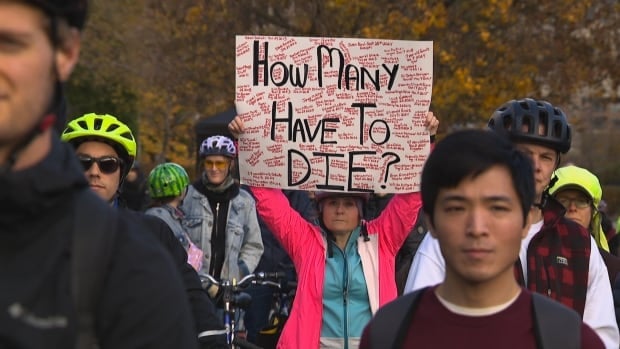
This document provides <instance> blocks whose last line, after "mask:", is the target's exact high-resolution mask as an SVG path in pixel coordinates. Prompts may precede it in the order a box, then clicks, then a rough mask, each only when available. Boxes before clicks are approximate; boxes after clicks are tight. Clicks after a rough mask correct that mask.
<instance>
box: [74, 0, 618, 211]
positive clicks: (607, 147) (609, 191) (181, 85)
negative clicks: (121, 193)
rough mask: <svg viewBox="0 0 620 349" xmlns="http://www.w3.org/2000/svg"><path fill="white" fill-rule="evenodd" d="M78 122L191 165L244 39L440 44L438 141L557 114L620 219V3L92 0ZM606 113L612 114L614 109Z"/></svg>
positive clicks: (77, 78)
mask: <svg viewBox="0 0 620 349" xmlns="http://www.w3.org/2000/svg"><path fill="white" fill-rule="evenodd" d="M92 3H93V5H92V7H93V9H92V12H91V15H90V19H89V26H88V27H87V30H86V31H85V33H84V46H83V51H82V59H81V61H80V65H79V66H78V68H77V70H76V72H75V74H74V77H73V79H72V80H71V83H70V85H69V86H68V93H69V103H70V106H69V112H70V117H77V116H79V115H81V114H83V113H87V112H97V113H109V114H113V115H115V116H117V117H119V118H121V119H122V120H124V121H125V122H127V123H128V124H129V125H130V126H131V127H132V129H133V130H135V133H136V136H137V137H138V140H139V160H140V162H141V164H142V166H143V168H144V169H145V170H146V171H147V173H148V170H150V168H152V167H153V166H155V165H156V164H158V163H160V162H162V161H166V160H169V161H175V162H178V163H180V164H182V165H183V166H185V167H186V168H193V167H194V161H195V151H196V149H195V147H196V146H195V145H196V139H195V137H196V136H195V133H194V125H195V124H196V122H197V121H199V120H203V119H205V118H208V117H210V116H213V115H215V114H217V113H220V112H223V111H225V110H228V109H230V108H231V107H232V106H233V101H234V93H235V89H234V86H235V35H243V34H258V35H288V36H332V37H351V38H356V37H357V38H381V39H400V40H431V41H433V42H434V82H433V97H432V104H431V110H433V111H434V112H435V113H436V114H437V115H438V116H439V118H440V120H441V127H440V136H441V133H443V134H445V133H446V132H449V131H450V130H451V129H454V128H460V127H482V126H483V125H484V124H485V122H486V121H487V119H488V117H489V116H490V115H491V113H492V112H493V110H494V109H496V108H497V107H498V106H500V105H501V104H502V103H503V102H505V101H507V100H510V99H515V98H522V97H526V96H530V97H534V98H540V99H546V100H549V101H550V102H552V103H553V104H555V105H558V106H561V107H562V109H563V110H564V111H565V112H566V113H567V115H568V116H569V120H570V121H571V123H572V124H573V125H574V126H575V127H574V131H575V132H574V135H575V137H574V138H575V141H574V145H573V149H572V150H571V152H570V153H569V154H568V156H567V157H566V158H565V160H566V161H571V162H574V163H576V164H578V165H581V166H585V167H587V168H589V169H590V170H592V171H593V172H594V173H595V174H597V175H598V176H599V178H601V181H602V182H603V183H604V199H606V200H607V201H608V203H609V204H610V208H611V209H612V210H614V212H616V211H620V209H619V208H620V190H619V189H617V188H620V161H618V160H617V158H618V156H617V154H619V152H620V143H618V142H615V140H617V139H620V131H618V129H620V121H619V120H620V116H619V115H620V108H617V109H618V110H614V108H613V107H609V106H615V105H620V104H619V101H618V99H619V95H620V89H619V81H618V80H619V77H620V74H619V72H618V70H619V69H620V65H618V64H616V62H617V60H618V50H619V47H618V43H620V40H619V34H620V20H619V16H620V11H618V10H619V6H620V5H619V4H618V1H616V0H597V1H589V0H585V1H584V0H580V1H577V0H479V1H454V0H443V1H433V0H406V1H405V0H374V1H368V0H357V1H356V0H324V1H319V0H303V1H302V0H262V1H260V0H240V1H226V0H176V1H167V0H114V1H103V0H98V1H92ZM610 108H611V110H610Z"/></svg>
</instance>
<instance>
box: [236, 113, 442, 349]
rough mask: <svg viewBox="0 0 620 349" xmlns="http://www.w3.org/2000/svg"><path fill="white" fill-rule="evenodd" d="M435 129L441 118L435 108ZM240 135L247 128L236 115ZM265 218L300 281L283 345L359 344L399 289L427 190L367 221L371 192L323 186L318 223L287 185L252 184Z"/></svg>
mask: <svg viewBox="0 0 620 349" xmlns="http://www.w3.org/2000/svg"><path fill="white" fill-rule="evenodd" d="M426 124H427V129H429V131H430V134H431V135H434V134H435V133H436V131H437V127H438V126H439V122H438V121H437V119H436V118H435V116H434V115H433V113H432V112H429V113H428V116H427V120H426ZM228 127H229V130H231V132H233V134H240V133H242V132H243V129H244V127H243V121H242V120H241V118H239V117H236V118H235V119H234V120H233V121H232V122H231V123H230V124H229V125H228ZM251 190H252V193H253V194H254V196H255V197H256V206H257V210H258V212H259V214H260V217H261V218H262V220H263V221H264V222H265V224H266V225H267V227H268V228H269V229H270V230H271V231H272V232H273V234H274V236H275V237H276V238H277V239H278V240H279V241H280V242H281V244H282V247H283V248H284V249H285V250H286V251H287V253H288V254H289V256H290V257H291V259H292V261H293V264H294V265H295V270H296V272H297V279H298V282H297V283H298V285H299V287H298V288H297V292H296V293H295V301H294V305H293V309H292V311H291V313H290V316H289V318H288V320H287V322H286V324H285V325H284V329H283V330H282V334H281V336H280V339H279V342H278V348H318V347H320V348H347V347H348V348H356V347H357V346H359V340H360V337H361V335H362V330H363V329H364V326H365V325H366V324H367V323H368V322H369V321H370V319H371V317H372V316H373V314H374V313H375V312H376V311H377V309H378V308H379V307H380V306H381V305H383V304H385V303H387V302H389V301H391V300H393V299H394V298H396V296H397V291H396V280H395V255H396V253H397V252H398V250H399V248H400V246H401V245H402V243H403V241H405V238H406V237H407V235H408V234H409V232H410V231H411V228H412V227H413V225H414V223H415V220H416V217H417V212H418V210H419V209H420V207H421V204H422V202H421V201H422V200H421V198H420V193H419V192H416V193H407V194H396V195H394V197H393V198H392V199H391V200H390V202H389V204H388V205H387V207H386V208H385V209H384V210H383V211H382V213H381V215H380V216H379V217H378V218H376V219H373V220H370V221H368V222H364V221H363V215H364V206H365V205H366V203H367V201H368V197H369V195H368V193H356V192H347V193H341V192H316V193H315V200H316V207H317V212H318V226H317V224H313V223H310V222H307V221H306V220H305V219H304V218H302V217H301V216H300V214H299V213H298V212H297V211H295V210H294V209H292V208H291V207H290V204H289V202H288V200H287V199H286V197H285V196H284V194H283V193H282V191H281V190H277V189H270V188H257V187H251Z"/></svg>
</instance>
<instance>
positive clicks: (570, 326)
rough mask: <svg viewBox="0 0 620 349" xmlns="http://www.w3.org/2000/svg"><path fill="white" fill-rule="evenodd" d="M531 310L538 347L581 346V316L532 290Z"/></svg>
mask: <svg viewBox="0 0 620 349" xmlns="http://www.w3.org/2000/svg"><path fill="white" fill-rule="evenodd" d="M531 294H532V311H533V312H534V325H535V326H534V329H535V334H536V341H537V342H538V347H539V348H541V349H578V348H580V347H581V317H580V316H579V314H578V313H577V312H576V311H574V310H573V309H570V308H568V307H566V306H564V305H562V304H561V303H558V302H556V301H554V300H552V299H549V298H547V297H546V296H544V295H542V294H539V293H535V292H532V293H531Z"/></svg>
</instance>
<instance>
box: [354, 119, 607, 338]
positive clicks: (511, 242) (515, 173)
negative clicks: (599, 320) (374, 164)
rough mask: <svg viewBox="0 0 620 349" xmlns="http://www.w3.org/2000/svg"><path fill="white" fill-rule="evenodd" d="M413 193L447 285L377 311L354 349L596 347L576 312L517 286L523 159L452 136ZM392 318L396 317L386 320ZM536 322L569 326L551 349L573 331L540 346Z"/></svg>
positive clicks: (529, 197)
mask: <svg viewBox="0 0 620 349" xmlns="http://www.w3.org/2000/svg"><path fill="white" fill-rule="evenodd" d="M421 183H422V184H421V185H422V201H423V208H424V213H425V214H426V216H427V220H426V222H427V223H428V225H429V228H430V233H431V234H432V235H433V236H434V237H435V238H436V239H437V240H438V242H439V245H440V248H441V252H442V254H443V256H444V259H445V261H446V274H445V279H444V281H443V283H441V284H439V285H437V286H433V287H428V288H425V289H423V290H422V291H420V293H417V294H416V292H414V293H412V294H409V295H406V296H404V297H401V298H399V299H397V300H395V301H393V302H391V303H388V304H386V305H385V306H384V307H383V308H381V309H380V310H379V312H378V313H377V314H376V315H375V318H373V320H372V321H371V322H370V324H369V325H368V326H367V327H366V329H365V330H364V334H363V336H362V340H361V345H360V348H362V349H364V348H382V349H383V348H519V349H529V348H531V349H535V348H541V347H544V348H546V349H550V348H556V347H562V348H568V347H575V348H579V347H581V348H603V347H604V346H603V343H602V341H601V340H600V338H599V337H598V336H597V335H596V333H595V332H594V331H593V330H592V329H591V328H590V327H588V326H587V325H585V324H583V323H582V322H581V320H580V316H579V315H578V314H577V312H575V311H574V310H572V309H569V308H567V307H565V306H563V305H561V304H560V303H558V302H555V301H553V300H550V299H548V298H546V297H541V296H538V295H536V296H534V295H533V294H532V293H531V292H530V291H528V290H526V289H524V288H522V287H521V286H519V284H518V283H517V280H516V279H515V272H514V265H515V262H516V261H517V260H518V258H519V250H520V246H521V239H522V238H523V237H524V236H525V235H526V234H527V231H528V227H529V225H528V224H527V217H528V213H529V211H530V207H531V206H532V204H533V201H534V188H535V187H534V176H533V169H532V164H531V162H530V161H529V160H528V158H527V156H526V155H524V154H523V153H521V152H520V151H518V150H517V149H516V148H515V147H514V146H513V145H512V144H511V143H510V142H509V141H508V140H506V139H505V138H502V137H500V136H498V135H497V134H496V133H494V132H489V131H482V130H467V131H460V132H456V133H453V134H451V135H449V136H447V137H446V138H445V139H444V140H443V141H441V142H439V143H438V144H437V146H436V147H435V149H434V151H433V152H432V153H431V155H430V156H429V158H428V160H427V162H426V164H425V167H424V170H423V172H422V182H421ZM534 297H536V298H537V299H536V300H535V299H534ZM533 302H534V303H533ZM539 302H543V303H544V305H545V306H544V307H543V306H540V305H539V304H540V303H539ZM403 308H404V309H405V310H404V311H403V310H402V309H403ZM399 309H400V310H399ZM397 312H400V313H402V314H404V315H403V316H400V318H399V317H396V316H394V314H395V313H397ZM535 312H537V313H538V315H535ZM541 312H545V313H546V314H542V315H541V314H540V313H541ZM540 318H547V319H551V320H550V321H546V322H552V323H553V322H558V323H559V322H562V321H564V320H566V319H569V318H570V319H572V322H569V326H571V325H572V326H574V329H575V331H573V333H572V335H573V337H572V339H569V340H568V341H569V343H563V342H561V339H560V340H559V341H558V340H557V338H558V337H566V338H568V337H569V336H568V334H567V335H566V336H564V333H563V332H562V333H559V332H560V331H571V330H570V329H569V327H566V328H565V329H564V328H563V327H559V330H557V333H553V334H552V336H551V337H553V338H555V339H556V340H553V341H551V342H553V343H552V344H551V345H548V343H547V344H545V343H546V342H545V341H546V340H547V339H548V338H549V337H550V336H549V327H546V326H543V325H545V324H542V325H541V324H539V322H540V321H537V320H536V319H540ZM399 319H400V320H401V321H400V323H399V324H398V325H396V326H395V321H399ZM386 325H387V327H386ZM390 327H391V328H394V327H398V329H397V330H396V331H395V332H394V333H395V334H394V335H390V334H388V333H386V331H383V329H385V328H390ZM556 329H557V328H556ZM558 343H559V344H558ZM579 343H580V345H579ZM571 345H572V346H571Z"/></svg>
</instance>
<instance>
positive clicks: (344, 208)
mask: <svg viewBox="0 0 620 349" xmlns="http://www.w3.org/2000/svg"><path fill="white" fill-rule="evenodd" d="M356 200H357V199H355V198H352V197H330V198H326V199H324V200H322V202H321V205H322V211H321V215H322V218H323V224H325V227H326V228H327V229H329V231H331V232H332V233H334V234H335V235H343V234H348V233H350V232H352V231H353V229H355V228H356V227H357V226H358V225H359V222H360V219H361V218H360V212H359V209H358V207H357V201H356Z"/></svg>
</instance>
